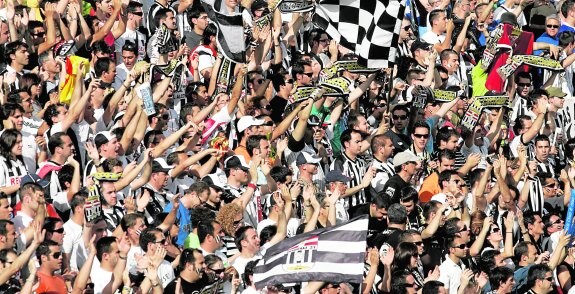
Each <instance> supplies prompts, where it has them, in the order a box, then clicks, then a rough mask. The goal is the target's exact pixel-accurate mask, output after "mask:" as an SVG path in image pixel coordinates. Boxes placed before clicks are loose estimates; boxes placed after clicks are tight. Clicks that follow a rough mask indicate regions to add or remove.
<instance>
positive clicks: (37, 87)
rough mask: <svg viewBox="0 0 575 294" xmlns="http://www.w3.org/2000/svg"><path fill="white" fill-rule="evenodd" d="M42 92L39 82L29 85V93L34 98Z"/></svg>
mask: <svg viewBox="0 0 575 294" xmlns="http://www.w3.org/2000/svg"><path fill="white" fill-rule="evenodd" d="M40 94H42V87H40V85H39V84H35V85H32V86H31V87H30V95H32V97H34V98H38V97H39V96H40Z"/></svg>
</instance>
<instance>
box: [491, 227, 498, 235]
mask: <svg viewBox="0 0 575 294" xmlns="http://www.w3.org/2000/svg"><path fill="white" fill-rule="evenodd" d="M499 231H500V229H499V228H491V234H493V233H499Z"/></svg>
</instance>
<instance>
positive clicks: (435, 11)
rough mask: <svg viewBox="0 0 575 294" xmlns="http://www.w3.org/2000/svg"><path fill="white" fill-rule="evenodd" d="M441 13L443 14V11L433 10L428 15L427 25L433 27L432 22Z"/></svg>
mask: <svg viewBox="0 0 575 294" xmlns="http://www.w3.org/2000/svg"><path fill="white" fill-rule="evenodd" d="M441 13H445V10H443V9H434V10H432V11H431V12H430V13H429V25H430V26H433V22H434V21H435V20H436V19H437V18H438V17H439V15H440V14H441Z"/></svg>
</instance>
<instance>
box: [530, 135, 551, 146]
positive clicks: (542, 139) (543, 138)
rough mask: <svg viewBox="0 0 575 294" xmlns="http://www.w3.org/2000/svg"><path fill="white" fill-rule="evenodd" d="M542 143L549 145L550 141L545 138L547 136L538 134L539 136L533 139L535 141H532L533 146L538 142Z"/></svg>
mask: <svg viewBox="0 0 575 294" xmlns="http://www.w3.org/2000/svg"><path fill="white" fill-rule="evenodd" d="M543 141H545V142H547V143H549V144H551V141H549V137H547V135H543V134H540V135H537V137H535V139H533V145H534V146H537V143H538V142H543Z"/></svg>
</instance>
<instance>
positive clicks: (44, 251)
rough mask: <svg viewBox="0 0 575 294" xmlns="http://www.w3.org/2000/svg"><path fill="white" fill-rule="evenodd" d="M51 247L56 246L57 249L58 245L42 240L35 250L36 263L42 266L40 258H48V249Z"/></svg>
mask: <svg viewBox="0 0 575 294" xmlns="http://www.w3.org/2000/svg"><path fill="white" fill-rule="evenodd" d="M52 246H56V247H59V246H60V245H58V243H56V242H54V241H52V240H44V241H43V242H42V243H40V246H38V248H36V258H37V259H38V262H39V263H40V264H42V258H41V256H42V255H44V256H49V255H50V253H51V252H52V251H51V250H50V247H52Z"/></svg>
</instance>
